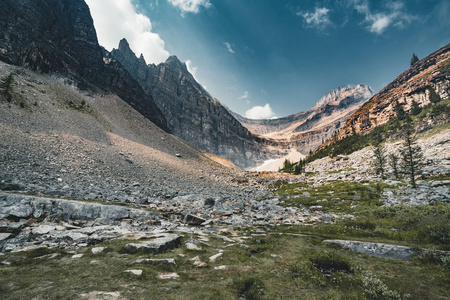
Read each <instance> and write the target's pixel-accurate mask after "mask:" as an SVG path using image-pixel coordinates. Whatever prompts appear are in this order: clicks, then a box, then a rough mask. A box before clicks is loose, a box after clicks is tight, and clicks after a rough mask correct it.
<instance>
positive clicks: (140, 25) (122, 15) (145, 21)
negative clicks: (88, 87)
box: [86, 0, 170, 64]
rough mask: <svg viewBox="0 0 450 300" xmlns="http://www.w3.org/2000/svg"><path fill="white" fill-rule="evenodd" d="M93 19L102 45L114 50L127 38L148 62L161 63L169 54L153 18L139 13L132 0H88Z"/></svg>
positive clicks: (132, 47)
mask: <svg viewBox="0 0 450 300" xmlns="http://www.w3.org/2000/svg"><path fill="white" fill-rule="evenodd" d="M86 3H87V4H88V5H89V8H90V10H91V14H92V18H93V19H94V25H95V29H96V31H97V36H98V40H99V43H100V45H102V46H103V47H105V48H106V49H107V50H109V51H111V50H112V49H113V48H117V46H118V45H119V41H120V40H121V39H122V38H126V39H127V41H128V43H129V44H130V48H131V49H132V50H133V51H134V52H135V53H136V54H137V55H138V56H139V55H140V54H141V53H142V54H143V55H144V57H145V60H146V61H147V63H155V64H157V63H160V62H163V61H165V60H166V59H167V57H169V55H170V54H169V52H168V51H167V50H166V49H165V43H164V41H163V40H162V39H161V38H160V36H159V35H158V34H156V33H154V32H151V30H152V24H151V22H150V19H149V18H148V17H147V16H144V15H143V14H139V13H137V12H136V8H135V6H133V4H132V3H131V0H86Z"/></svg>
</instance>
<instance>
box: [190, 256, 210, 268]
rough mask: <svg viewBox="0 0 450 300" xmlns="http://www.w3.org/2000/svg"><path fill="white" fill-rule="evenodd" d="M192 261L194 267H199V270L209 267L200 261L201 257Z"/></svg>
mask: <svg viewBox="0 0 450 300" xmlns="http://www.w3.org/2000/svg"><path fill="white" fill-rule="evenodd" d="M190 261H193V262H194V266H197V267H199V268H200V267H206V266H207V264H206V263H205V262H202V261H201V260H200V256H196V257H193V258H191V259H190Z"/></svg>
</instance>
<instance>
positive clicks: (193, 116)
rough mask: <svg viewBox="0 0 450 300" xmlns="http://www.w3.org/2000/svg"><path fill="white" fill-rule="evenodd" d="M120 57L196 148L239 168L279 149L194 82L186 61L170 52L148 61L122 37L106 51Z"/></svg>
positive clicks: (171, 124) (109, 56)
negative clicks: (161, 60) (162, 59)
mask: <svg viewBox="0 0 450 300" xmlns="http://www.w3.org/2000/svg"><path fill="white" fill-rule="evenodd" d="M105 56H106V57H107V59H113V60H117V61H119V62H120V63H121V64H122V65H123V66H125V68H127V70H128V71H129V72H130V74H131V75H132V76H133V77H134V78H135V79H136V80H137V81H138V82H139V83H140V84H141V85H142V87H143V88H144V90H146V91H147V92H148V93H149V94H151V95H152V96H153V98H154V99H155V101H156V103H157V105H158V107H159V108H160V109H161V110H162V112H163V114H164V116H165V117H166V119H167V122H168V126H169V128H170V130H171V131H172V132H173V133H174V134H175V135H176V136H178V137H180V138H182V139H183V140H185V141H187V142H189V143H191V144H193V145H195V146H196V147H198V148H200V149H202V150H205V151H208V152H210V153H213V154H215V155H220V156H223V157H225V158H227V159H229V160H231V161H232V162H234V163H235V164H236V165H238V166H240V167H244V168H247V167H250V166H254V165H257V164H258V163H261V162H262V161H264V160H266V159H268V158H272V157H276V156H278V155H279V154H281V153H284V152H285V150H283V148H288V146H287V145H286V143H284V142H283V141H273V140H271V139H267V138H264V137H262V136H259V135H256V134H253V133H252V132H250V131H249V130H247V129H246V128H245V127H244V126H242V125H241V124H240V123H239V122H238V121H237V120H236V119H235V118H234V117H233V116H232V115H231V114H230V113H229V112H228V110H227V109H226V108H225V107H223V106H222V105H221V104H220V103H219V102H218V101H217V100H216V99H214V98H213V97H212V96H211V95H210V94H209V93H208V92H207V91H205V89H203V87H202V86H201V85H200V84H198V83H197V82H196V81H195V79H194V77H193V76H192V75H191V74H190V73H189V71H188V70H187V68H186V65H185V64H184V63H182V62H181V61H180V60H179V59H178V58H177V57H175V56H171V57H169V58H168V59H167V61H166V62H164V63H161V64H159V65H154V64H150V65H147V63H146V62H145V59H144V57H143V56H142V55H141V56H140V57H139V58H137V57H136V55H135V54H134V53H133V51H132V50H131V49H130V47H129V45H128V42H127V41H126V40H125V39H123V40H121V41H120V43H119V47H118V49H114V50H113V51H112V52H111V53H107V52H105Z"/></svg>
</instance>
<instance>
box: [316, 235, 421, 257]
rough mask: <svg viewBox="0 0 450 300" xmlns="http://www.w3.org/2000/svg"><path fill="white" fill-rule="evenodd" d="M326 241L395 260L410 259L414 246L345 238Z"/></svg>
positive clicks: (355, 250)
mask: <svg viewBox="0 0 450 300" xmlns="http://www.w3.org/2000/svg"><path fill="white" fill-rule="evenodd" d="M324 242H326V243H334V244H339V245H341V246H342V247H344V248H348V249H350V250H351V251H354V252H359V253H364V254H367V255H371V256H376V257H382V258H391V259H396V260H410V259H411V258H412V256H413V255H414V253H415V251H414V248H411V247H405V246H398V245H390V244H382V243H370V242H360V241H347V240H325V241H324Z"/></svg>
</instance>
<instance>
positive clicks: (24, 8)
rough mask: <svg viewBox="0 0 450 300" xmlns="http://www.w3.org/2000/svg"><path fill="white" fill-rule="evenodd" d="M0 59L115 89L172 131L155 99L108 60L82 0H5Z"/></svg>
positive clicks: (0, 13)
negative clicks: (105, 59) (104, 56)
mask: <svg viewBox="0 0 450 300" xmlns="http://www.w3.org/2000/svg"><path fill="white" fill-rule="evenodd" d="M0 29H1V30H0V60H2V61H4V62H7V63H9V64H13V65H17V66H22V67H26V68H29V69H31V70H34V71H38V72H42V73H50V74H55V75H58V76H62V77H65V78H69V79H70V80H72V81H73V83H75V84H76V85H77V86H78V87H79V88H81V89H84V90H91V91H93V92H95V93H105V92H106V93H113V94H116V95H118V96H119V97H121V98H122V99H123V100H124V101H126V102H127V103H128V104H130V105H131V106H132V107H134V108H135V109H136V110H137V111H139V112H140V113H141V114H143V115H144V116H145V117H147V118H148V119H150V120H151V121H152V122H153V123H155V124H156V125H158V126H159V127H161V128H162V129H164V130H166V131H169V129H168V127H167V122H166V120H165V118H164V116H163V114H162V112H161V111H160V110H159V108H158V107H157V105H156V103H155V102H154V100H153V98H152V97H151V96H150V95H149V94H147V93H146V92H144V90H143V89H142V87H141V86H140V85H139V84H138V83H137V81H136V80H135V79H133V78H132V77H131V76H130V75H129V74H128V72H127V71H126V70H125V69H124V68H123V67H122V66H121V65H120V64H119V63H117V62H111V61H104V60H103V53H102V48H101V47H100V45H99V44H98V40H97V34H96V31H95V28H94V23H93V20H92V17H91V14H90V10H89V7H88V6H87V4H86V3H85V2H84V0H72V1H58V0H46V1H43V0H36V1H30V0H17V1H16V0H14V1H13V0H2V1H1V2H0Z"/></svg>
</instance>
